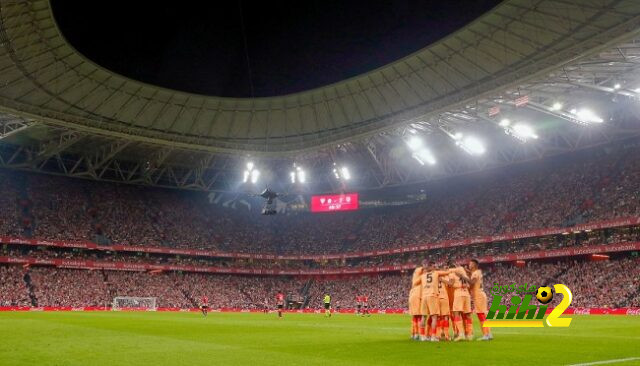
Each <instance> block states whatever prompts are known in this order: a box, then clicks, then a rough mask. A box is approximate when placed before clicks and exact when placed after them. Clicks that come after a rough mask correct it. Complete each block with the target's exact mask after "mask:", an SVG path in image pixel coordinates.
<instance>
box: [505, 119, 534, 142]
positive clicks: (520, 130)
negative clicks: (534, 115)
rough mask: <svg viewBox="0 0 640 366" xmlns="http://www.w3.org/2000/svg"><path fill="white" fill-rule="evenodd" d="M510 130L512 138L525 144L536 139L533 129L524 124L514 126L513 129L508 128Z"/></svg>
mask: <svg viewBox="0 0 640 366" xmlns="http://www.w3.org/2000/svg"><path fill="white" fill-rule="evenodd" d="M510 130H511V132H512V135H513V137H515V138H517V139H518V140H520V141H522V142H526V141H527V140H529V139H534V140H535V139H537V138H538V135H537V134H536V132H535V131H534V130H533V128H532V127H531V126H529V125H526V124H524V123H518V124H515V125H514V126H513V127H511V128H510Z"/></svg>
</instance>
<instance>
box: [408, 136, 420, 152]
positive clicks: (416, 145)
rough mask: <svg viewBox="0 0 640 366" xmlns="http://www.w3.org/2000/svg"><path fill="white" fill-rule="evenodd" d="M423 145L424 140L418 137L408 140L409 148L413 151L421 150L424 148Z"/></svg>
mask: <svg viewBox="0 0 640 366" xmlns="http://www.w3.org/2000/svg"><path fill="white" fill-rule="evenodd" d="M422 145H423V143H422V139H421V138H420V137H418V136H411V138H409V140H407V146H409V149H411V150H413V151H417V150H420V148H422Z"/></svg>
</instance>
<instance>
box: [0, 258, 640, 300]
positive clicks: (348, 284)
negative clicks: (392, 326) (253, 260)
mask: <svg viewBox="0 0 640 366" xmlns="http://www.w3.org/2000/svg"><path fill="white" fill-rule="evenodd" d="M484 272H485V280H484V283H485V291H486V292H487V295H488V298H489V300H491V299H492V296H491V288H492V287H493V285H494V284H496V283H497V284H500V285H510V284H516V285H522V284H525V283H526V284H529V285H532V284H533V285H535V286H536V287H537V286H540V285H548V284H555V283H563V284H565V285H567V286H569V288H571V290H572V292H573V294H574V299H573V303H572V305H571V306H573V307H601V308H606V307H609V308H612V307H640V257H638V256H620V257H616V258H611V259H609V260H602V261H592V260H559V261H555V262H552V263H549V262H547V263H544V262H528V263H527V264H526V265H523V266H514V265H511V264H496V265H493V266H486V268H485V269H484ZM26 274H28V276H25V275H26ZM29 285H31V286H29ZM409 286H410V278H409V276H408V274H406V273H391V274H381V275H363V276H353V277H335V276H334V277H325V278H306V277H284V276H274V277H258V276H240V275H207V274H192V273H178V272H171V273H157V274H153V273H145V272H125V271H111V270H104V271H103V270H94V271H90V270H82V269H62V268H54V267H33V268H22V267H20V266H15V265H12V266H0V290H2V291H1V292H0V304H2V305H3V306H9V305H13V306H25V305H29V304H30V303H31V301H30V298H31V295H32V296H33V298H34V300H35V302H36V304H37V305H38V306H71V307H80V306H107V305H110V304H111V302H112V300H113V298H114V297H116V296H137V297H156V298H157V301H158V302H157V305H158V306H159V307H178V308H188V307H195V306H197V305H198V301H199V300H198V299H199V298H200V297H201V296H203V295H206V296H208V297H209V299H210V305H211V306H212V307H213V308H223V307H225V308H239V309H262V308H263V307H264V305H265V304H267V305H268V306H269V307H270V308H273V306H274V297H275V294H276V293H278V292H280V291H282V292H283V293H285V294H287V296H288V297H289V298H291V297H299V298H303V299H306V301H305V302H304V304H303V305H305V304H306V306H308V307H311V308H319V307H320V305H321V298H322V296H323V295H324V294H325V293H329V294H331V295H332V298H333V299H335V300H337V301H339V304H340V306H341V307H342V308H353V307H354V306H355V297H356V296H357V295H367V296H369V299H370V300H369V302H370V304H371V306H372V307H374V308H378V309H403V308H406V306H407V294H408V291H409ZM30 287H31V289H30ZM594 289H598V291H595V290H594ZM605 289H606V291H605ZM30 291H32V294H31V295H30ZM503 300H504V299H503ZM558 300H559V299H554V301H555V302H557V301H558ZM552 304H553V303H552Z"/></svg>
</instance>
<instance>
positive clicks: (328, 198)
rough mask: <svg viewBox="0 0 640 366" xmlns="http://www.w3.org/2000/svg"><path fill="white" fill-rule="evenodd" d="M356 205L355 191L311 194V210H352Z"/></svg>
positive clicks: (356, 207)
mask: <svg viewBox="0 0 640 366" xmlns="http://www.w3.org/2000/svg"><path fill="white" fill-rule="evenodd" d="M358 207H359V204H358V194H357V193H345V194H328V195H317V196H311V212H333V211H353V210H357V209H358Z"/></svg>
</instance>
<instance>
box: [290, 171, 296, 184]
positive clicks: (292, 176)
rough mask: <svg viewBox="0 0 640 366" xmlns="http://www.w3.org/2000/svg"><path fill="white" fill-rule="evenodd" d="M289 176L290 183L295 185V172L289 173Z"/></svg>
mask: <svg viewBox="0 0 640 366" xmlns="http://www.w3.org/2000/svg"><path fill="white" fill-rule="evenodd" d="M290 176H291V183H295V182H296V172H291V174H290Z"/></svg>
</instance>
